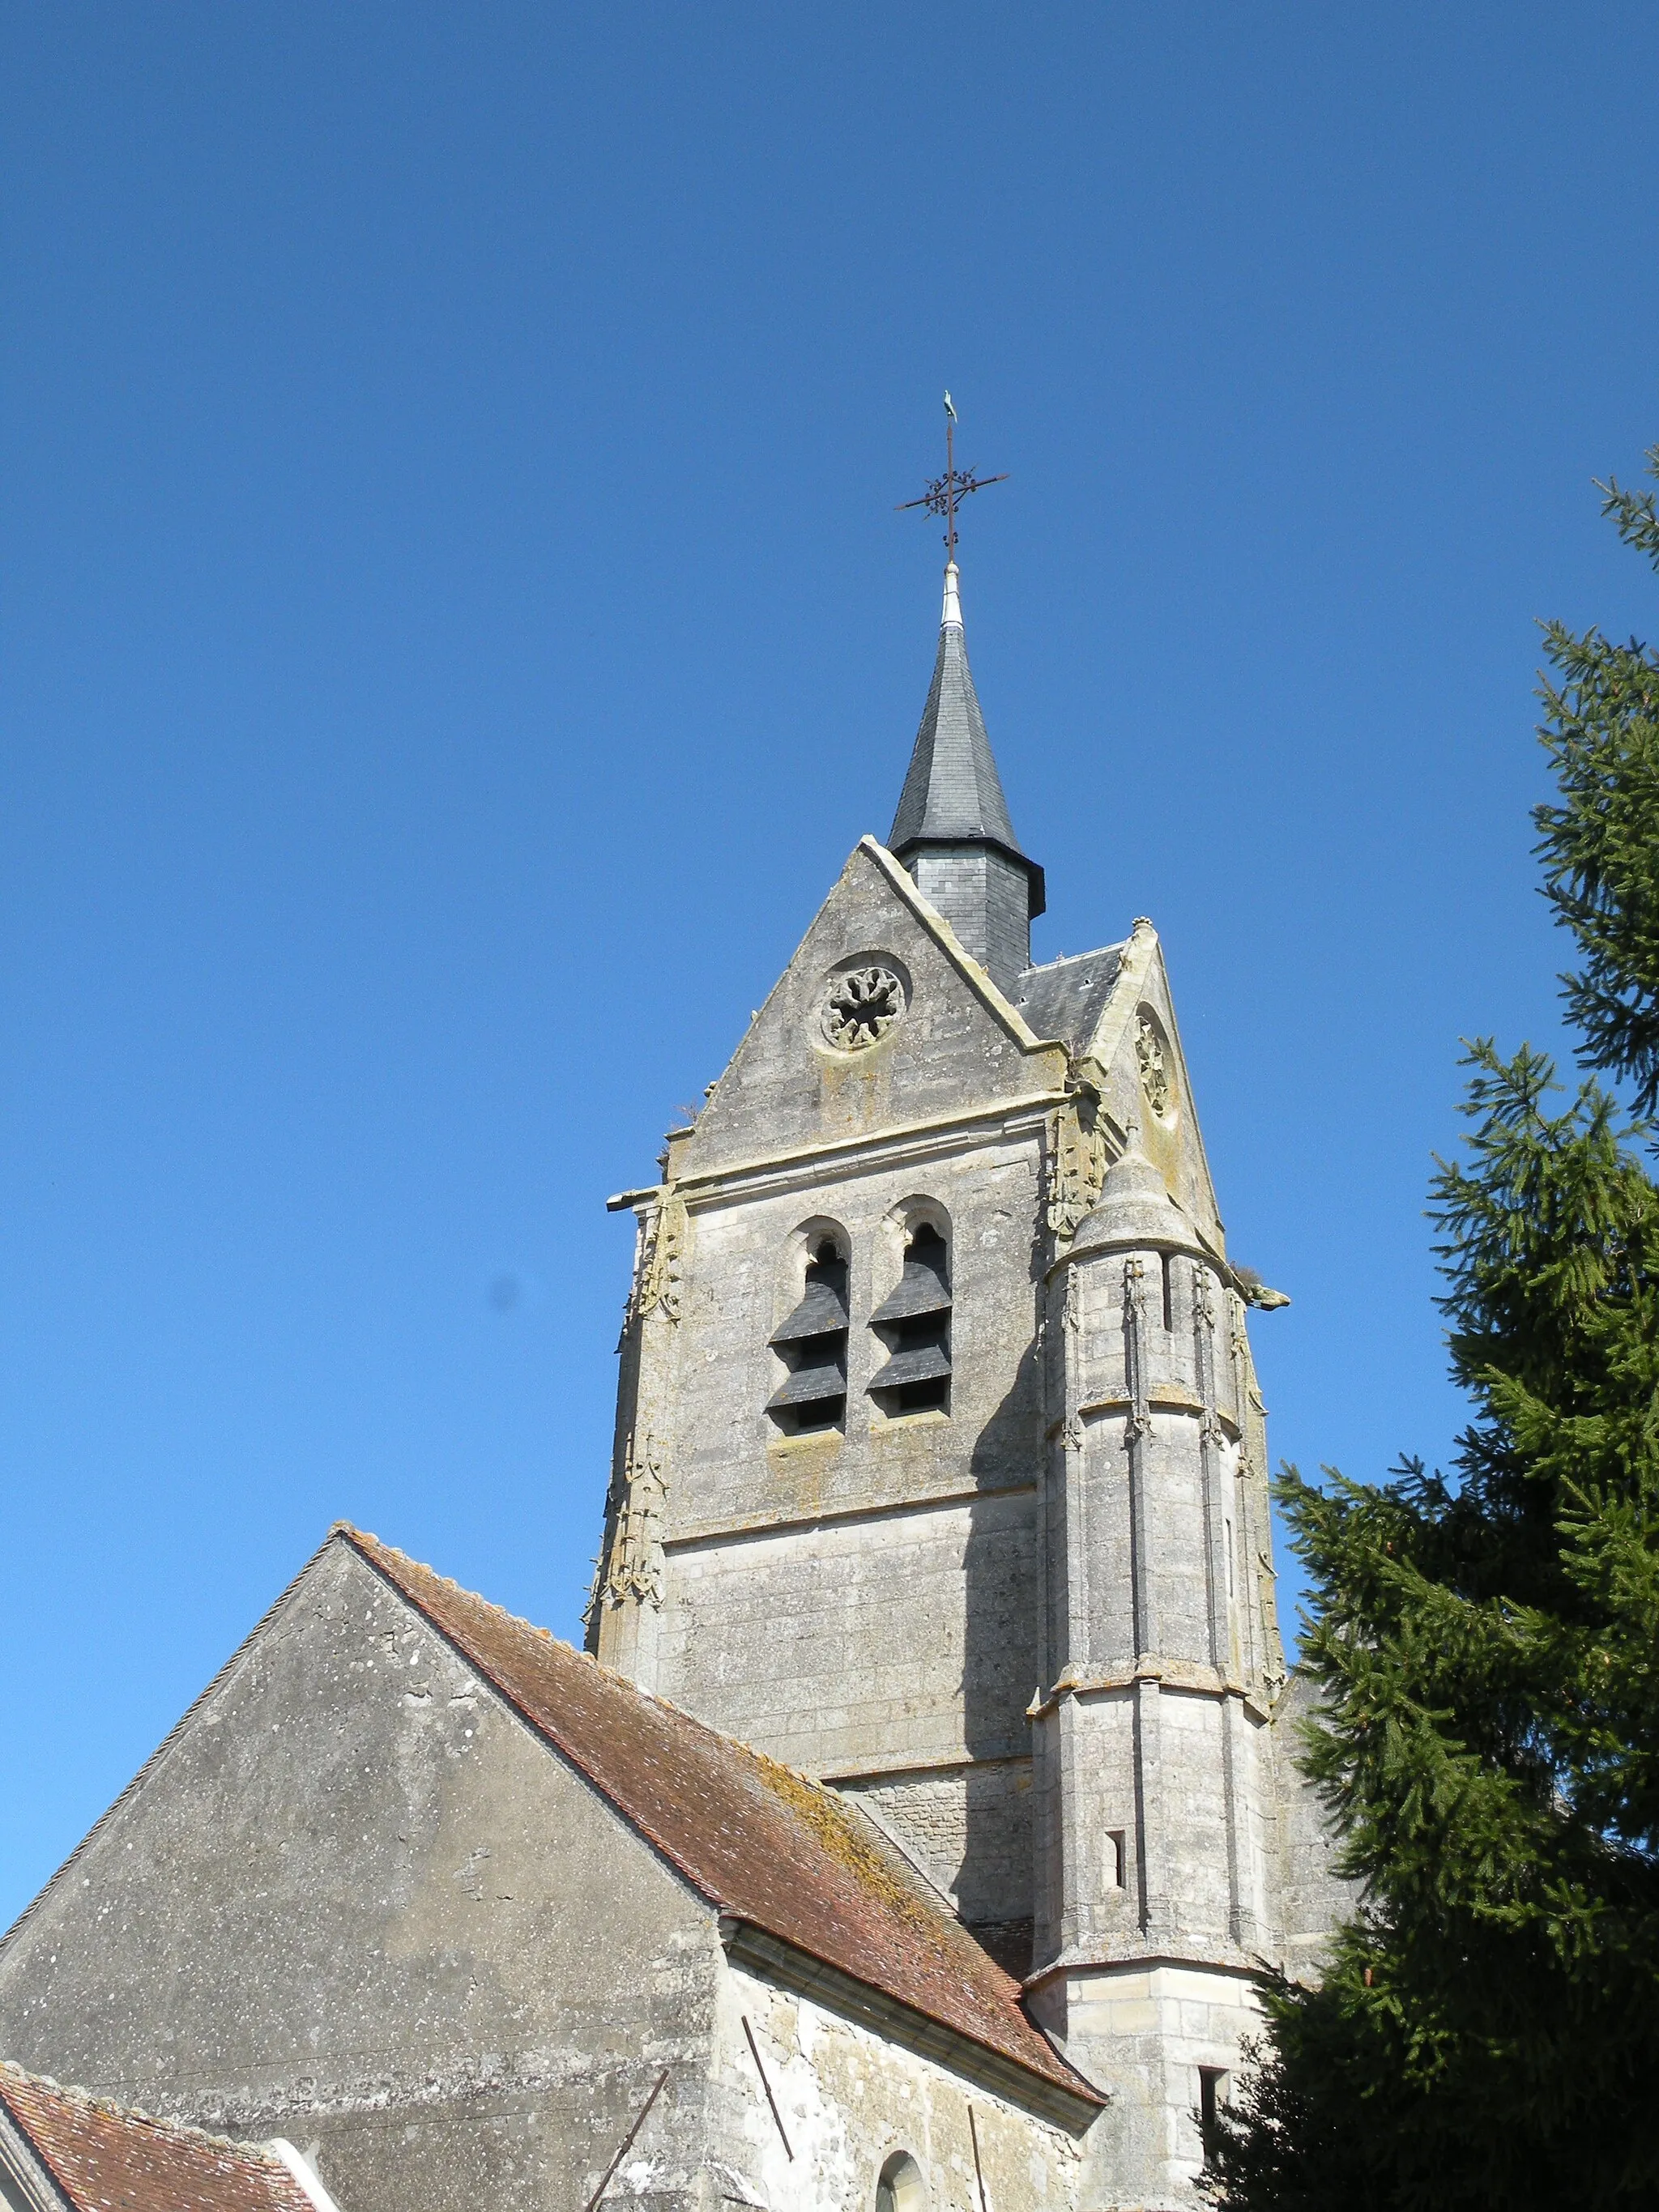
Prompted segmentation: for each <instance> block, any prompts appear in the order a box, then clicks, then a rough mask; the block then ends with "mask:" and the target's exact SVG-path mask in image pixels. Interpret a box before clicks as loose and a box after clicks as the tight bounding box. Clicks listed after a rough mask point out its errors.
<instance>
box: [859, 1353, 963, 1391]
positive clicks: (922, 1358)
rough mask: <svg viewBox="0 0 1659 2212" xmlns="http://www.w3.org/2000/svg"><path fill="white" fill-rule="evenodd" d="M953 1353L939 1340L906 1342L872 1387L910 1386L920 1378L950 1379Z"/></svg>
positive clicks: (919, 1380) (886, 1388) (901, 1388)
mask: <svg viewBox="0 0 1659 2212" xmlns="http://www.w3.org/2000/svg"><path fill="white" fill-rule="evenodd" d="M950 1379H951V1355H950V1353H949V1352H947V1351H946V1350H945V1346H943V1345H942V1344H939V1343H937V1342H935V1343H933V1344H907V1345H906V1346H904V1347H903V1348H902V1350H901V1351H898V1352H895V1353H894V1354H893V1356H892V1358H890V1360H889V1361H888V1363H887V1364H886V1365H885V1367H884V1368H883V1369H882V1370H881V1372H880V1373H879V1374H878V1376H876V1378H875V1380H874V1381H873V1382H872V1383H871V1385H870V1388H871V1389H872V1390H908V1389H911V1388H912V1387H913V1386H914V1385H915V1384H916V1383H948V1382H949V1381H950Z"/></svg>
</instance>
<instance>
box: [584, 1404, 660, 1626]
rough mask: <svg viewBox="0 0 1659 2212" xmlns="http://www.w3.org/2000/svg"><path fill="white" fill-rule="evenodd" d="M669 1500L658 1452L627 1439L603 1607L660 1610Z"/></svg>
mask: <svg viewBox="0 0 1659 2212" xmlns="http://www.w3.org/2000/svg"><path fill="white" fill-rule="evenodd" d="M667 1496H668V1483H667V1479H666V1477H665V1475H664V1474H663V1461H662V1451H661V1448H660V1447H659V1444H658V1443H657V1441H656V1439H655V1437H651V1436H648V1435H647V1437H646V1438H645V1440H644V1442H643V1443H641V1445H640V1446H639V1447H638V1448H637V1449H636V1448H635V1441H634V1438H633V1437H629V1439H628V1447H627V1451H626V1453H625V1455H624V1458H623V1481H622V1498H621V1501H620V1504H619V1505H618V1508H617V1522H616V1533H615V1534H614V1536H613V1537H612V1539H611V1558H610V1563H609V1565H608V1566H607V1568H606V1571H605V1583H604V1588H603V1589H602V1590H601V1592H600V1595H601V1597H602V1599H603V1601H604V1602H605V1604H606V1605H607V1606H618V1605H622V1604H623V1603H624V1602H625V1601H627V1600H629V1599H630V1598H632V1599H634V1600H636V1601H642V1602H644V1603H646V1604H648V1605H653V1606H657V1607H660V1606H661V1604H662V1568H663V1551H662V1513H663V1505H664V1503H665V1500H666V1498H667Z"/></svg>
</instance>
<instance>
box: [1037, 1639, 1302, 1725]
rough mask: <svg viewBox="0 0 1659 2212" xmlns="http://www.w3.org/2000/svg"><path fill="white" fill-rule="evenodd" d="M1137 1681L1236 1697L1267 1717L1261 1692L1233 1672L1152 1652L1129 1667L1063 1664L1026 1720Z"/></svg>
mask: <svg viewBox="0 0 1659 2212" xmlns="http://www.w3.org/2000/svg"><path fill="white" fill-rule="evenodd" d="M1139 1682H1156V1683H1157V1684H1158V1687H1159V1689H1160V1690H1169V1691H1172V1692H1175V1693H1176V1695H1177V1696H1181V1697H1188V1698H1216V1699H1221V1698H1237V1699H1239V1700H1240V1701H1241V1703H1242V1704H1243V1707H1244V1710H1245V1711H1246V1712H1248V1713H1249V1715H1250V1717H1251V1718H1252V1719H1254V1720H1258V1721H1262V1722H1266V1721H1268V1720H1270V1719H1271V1718H1272V1713H1271V1711H1270V1709H1269V1706H1268V1703H1267V1697H1266V1694H1265V1692H1263V1691H1261V1689H1257V1688H1253V1687H1252V1686H1250V1685H1249V1683H1248V1682H1242V1681H1240V1680H1238V1679H1237V1676H1235V1675H1231V1674H1224V1673H1223V1671H1222V1669H1221V1668H1219V1667H1208V1666H1205V1665H1203V1664H1202V1663H1201V1662H1199V1661H1197V1660H1191V1659H1163V1658H1160V1657H1158V1655H1157V1654H1156V1653H1155V1652H1146V1653H1143V1654H1142V1655H1141V1656H1140V1657H1139V1659H1137V1660H1136V1661H1135V1662H1133V1665H1128V1664H1125V1665H1122V1666H1119V1667H1101V1668H1084V1667H1068V1668H1066V1670H1065V1672H1064V1673H1063V1674H1061V1675H1060V1678H1059V1680H1057V1681H1055V1682H1054V1685H1053V1686H1052V1687H1051V1688H1050V1689H1049V1690H1048V1692H1046V1693H1045V1692H1042V1691H1039V1692H1038V1693H1037V1695H1036V1697H1035V1698H1033V1699H1032V1700H1031V1702H1030V1705H1028V1706H1027V1707H1026V1708H1025V1717H1026V1718H1027V1719H1028V1720H1033V1721H1037V1720H1047V1719H1048V1716H1049V1715H1050V1714H1051V1713H1054V1712H1057V1711H1059V1709H1060V1704H1061V1701H1062V1700H1063V1699H1066V1698H1098V1697H1110V1696H1121V1694H1122V1692H1124V1691H1126V1690H1132V1689H1133V1688H1134V1687H1135V1686H1136V1684H1137V1683H1139Z"/></svg>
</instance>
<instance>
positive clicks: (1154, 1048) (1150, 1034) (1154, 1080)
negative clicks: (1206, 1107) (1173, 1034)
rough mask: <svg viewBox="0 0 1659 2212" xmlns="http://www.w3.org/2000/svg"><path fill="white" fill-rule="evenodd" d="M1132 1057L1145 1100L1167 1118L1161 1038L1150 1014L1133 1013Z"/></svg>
mask: <svg viewBox="0 0 1659 2212" xmlns="http://www.w3.org/2000/svg"><path fill="white" fill-rule="evenodd" d="M1135 1060H1136V1062H1137V1064H1138V1066H1139V1069H1140V1088H1141V1090H1142V1091H1143V1093H1144V1094H1145V1096H1146V1103H1147V1104H1148V1105H1149V1106H1150V1107H1151V1108H1152V1111H1153V1113H1154V1114H1156V1115H1157V1116H1158V1120H1159V1121H1164V1120H1166V1119H1167V1118H1168V1115H1169V1112H1170V1102H1171V1097H1172V1093H1171V1091H1170V1066H1169V1061H1168V1060H1167V1059H1166V1058H1165V1056H1164V1038H1163V1036H1162V1034H1161V1032H1160V1031H1159V1029H1158V1024H1157V1023H1156V1022H1155V1021H1154V1020H1153V1019H1152V1016H1151V1015H1150V1014H1138V1015H1137V1016H1136V1017H1135Z"/></svg>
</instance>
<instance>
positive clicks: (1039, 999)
mask: <svg viewBox="0 0 1659 2212" xmlns="http://www.w3.org/2000/svg"><path fill="white" fill-rule="evenodd" d="M1123 951H1124V948H1123V946H1122V945H1103V946H1102V947H1101V948H1100V950H1099V951H1097V952H1079V953H1074V954H1073V957H1071V958H1070V959H1069V960H1050V961H1048V962H1047V963H1045V964H1044V965H1043V966H1042V967H1041V968H1028V969H1026V970H1025V972H1024V975H1021V976H1020V978H1019V980H1018V982H1016V984H1015V985H1014V987H1013V989H1012V991H1011V992H1010V993H1009V997H1010V999H1011V1000H1012V1002H1013V1004H1014V1005H1015V1006H1018V1009H1019V1011H1020V1012H1021V1013H1022V1014H1024V1017H1025V1019H1026V1020H1027V1022H1028V1023H1029V1024H1030V1026H1031V1028H1032V1029H1034V1030H1036V1033H1037V1035H1038V1036H1040V1037H1045V1038H1048V1037H1052V1038H1054V1039H1056V1040H1057V1041H1058V1042H1060V1043H1061V1044H1064V1045H1065V1046H1066V1048H1068V1049H1069V1050H1070V1051H1072V1052H1081V1051H1082V1050H1083V1048H1084V1047H1085V1045H1086V1044H1087V1043H1088V1042H1089V1040H1090V1038H1091V1036H1093V1035H1094V1033H1095V1026H1096V1024H1097V1023H1098V1021H1099V1019H1100V1017H1101V1013H1102V1011H1103V1008H1104V1006H1105V1004H1106V1001H1107V1000H1108V999H1109V997H1110V996H1111V994H1112V986H1113V984H1114V983H1115V982H1116V981H1117V978H1118V971H1119V969H1121V967H1122V965H1123Z"/></svg>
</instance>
